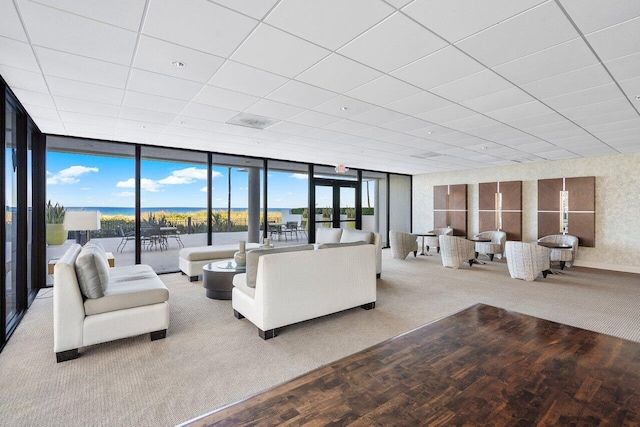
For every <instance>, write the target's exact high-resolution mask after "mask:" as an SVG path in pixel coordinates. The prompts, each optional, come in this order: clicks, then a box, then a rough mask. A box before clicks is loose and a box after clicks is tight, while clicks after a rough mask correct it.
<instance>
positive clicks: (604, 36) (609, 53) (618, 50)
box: [587, 17, 640, 62]
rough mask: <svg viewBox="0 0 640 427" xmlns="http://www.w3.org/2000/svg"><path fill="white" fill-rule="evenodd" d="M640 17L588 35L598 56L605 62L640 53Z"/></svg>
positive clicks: (588, 39)
mask: <svg viewBox="0 0 640 427" xmlns="http://www.w3.org/2000/svg"><path fill="white" fill-rule="evenodd" d="M639 32H640V17H639V18H634V19H632V20H630V21H626V22H624V23H622V24H619V25H614V26H612V27H609V28H605V29H604V30H600V31H597V32H595V33H592V34H588V35H587V41H588V42H589V43H590V44H591V46H592V47H593V49H594V50H595V51H596V53H597V54H598V56H600V58H601V59H602V60H603V61H605V62H606V61H610V60H612V59H616V58H620V57H623V56H627V55H632V54H634V53H638V52H640V38H638V33H639Z"/></svg>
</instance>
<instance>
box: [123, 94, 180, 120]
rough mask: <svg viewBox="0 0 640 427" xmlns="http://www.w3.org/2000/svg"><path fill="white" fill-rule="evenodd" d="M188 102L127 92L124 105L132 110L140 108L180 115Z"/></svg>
mask: <svg viewBox="0 0 640 427" xmlns="http://www.w3.org/2000/svg"><path fill="white" fill-rule="evenodd" d="M187 104H188V102H187V101H183V100H179V99H173V98H165V97H162V96H157V95H149V94H146V93H140V92H134V91H131V90H129V91H127V93H126V94H125V97H124V101H123V102H122V105H123V106H125V107H132V108H140V109H143V110H151V111H160V112H164V113H173V114H178V113H180V112H181V111H182V110H183V109H184V108H185V107H186V106H187Z"/></svg>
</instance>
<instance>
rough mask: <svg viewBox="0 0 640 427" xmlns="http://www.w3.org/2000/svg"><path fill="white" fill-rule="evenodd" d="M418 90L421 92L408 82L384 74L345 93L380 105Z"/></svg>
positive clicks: (419, 90) (410, 94)
mask: <svg viewBox="0 0 640 427" xmlns="http://www.w3.org/2000/svg"><path fill="white" fill-rule="evenodd" d="M419 92H421V89H419V88H417V87H415V86H411V85H410V84H407V83H405V82H403V81H401V80H398V79H396V78H394V77H390V76H388V75H384V76H382V77H379V78H377V79H375V80H372V81H370V82H368V83H365V84H363V85H362V86H359V87H357V88H355V89H353V90H350V91H349V92H347V93H346V95H347V96H351V97H353V98H356V99H360V100H362V101H365V102H369V103H371V104H374V105H380V106H382V105H386V104H389V103H391V102H394V101H398V100H401V99H403V98H407V97H409V96H412V95H415V94H417V93H419Z"/></svg>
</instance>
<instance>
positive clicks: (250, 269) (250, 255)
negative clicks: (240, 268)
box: [246, 245, 313, 288]
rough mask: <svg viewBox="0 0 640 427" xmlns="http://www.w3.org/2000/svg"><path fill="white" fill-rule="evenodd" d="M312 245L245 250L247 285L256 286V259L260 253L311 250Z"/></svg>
mask: <svg viewBox="0 0 640 427" xmlns="http://www.w3.org/2000/svg"><path fill="white" fill-rule="evenodd" d="M311 250H313V245H296V246H285V247H282V248H260V249H253V250H251V251H249V252H247V273H246V274H247V286H248V287H250V288H255V287H256V277H257V276H258V260H259V259H260V257H261V256H262V255H269V254H279V253H282V252H297V251H311Z"/></svg>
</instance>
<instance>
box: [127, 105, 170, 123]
mask: <svg viewBox="0 0 640 427" xmlns="http://www.w3.org/2000/svg"><path fill="white" fill-rule="evenodd" d="M175 117H176V115H175V114H171V113H162V112H160V111H151V110H141V109H139V108H131V107H122V108H121V109H120V118H121V119H127V120H135V121H139V122H147V123H155V124H164V125H168V124H169V123H171V122H172V121H173V120H174V119H175Z"/></svg>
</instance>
